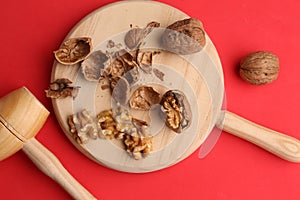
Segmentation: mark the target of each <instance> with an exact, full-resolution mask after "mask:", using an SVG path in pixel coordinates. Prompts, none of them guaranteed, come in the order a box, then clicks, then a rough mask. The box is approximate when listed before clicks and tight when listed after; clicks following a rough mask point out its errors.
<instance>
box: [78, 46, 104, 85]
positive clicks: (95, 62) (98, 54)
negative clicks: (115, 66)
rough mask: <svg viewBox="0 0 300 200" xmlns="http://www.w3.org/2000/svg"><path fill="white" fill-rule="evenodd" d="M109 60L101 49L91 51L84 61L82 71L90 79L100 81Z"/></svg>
mask: <svg viewBox="0 0 300 200" xmlns="http://www.w3.org/2000/svg"><path fill="white" fill-rule="evenodd" d="M107 61H108V56H107V55H106V54H105V53H103V52H102V51H101V50H99V51H95V52H93V53H91V54H90V55H89V56H88V57H87V58H86V59H85V60H84V61H83V62H82V63H81V71H82V73H83V75H84V77H85V79H86V80H88V81H98V80H99V79H100V78H101V76H102V73H103V71H104V68H105V64H106V62H107Z"/></svg>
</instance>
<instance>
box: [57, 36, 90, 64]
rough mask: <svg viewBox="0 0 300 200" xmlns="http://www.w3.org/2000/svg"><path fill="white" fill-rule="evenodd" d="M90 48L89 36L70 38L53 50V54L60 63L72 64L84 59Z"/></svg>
mask: <svg viewBox="0 0 300 200" xmlns="http://www.w3.org/2000/svg"><path fill="white" fill-rule="evenodd" d="M91 50H92V42H91V38H89V37H79V38H71V39H68V40H66V41H64V42H63V44H62V45H61V47H60V48H59V49H58V50H56V51H54V56H55V59H56V60H57V61H58V62H60V63H61V64H64V65H73V64H76V63H78V62H80V61H82V60H84V59H85V58H86V56H87V55H88V54H89V53H90V52H91Z"/></svg>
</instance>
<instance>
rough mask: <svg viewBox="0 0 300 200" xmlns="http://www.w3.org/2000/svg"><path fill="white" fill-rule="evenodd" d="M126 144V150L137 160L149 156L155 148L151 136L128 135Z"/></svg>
mask: <svg viewBox="0 0 300 200" xmlns="http://www.w3.org/2000/svg"><path fill="white" fill-rule="evenodd" d="M124 144H125V146H126V151H127V152H128V153H129V154H131V155H132V156H133V158H134V159H136V160H140V159H141V158H143V157H144V158H145V157H147V156H148V155H149V154H150V153H151V151H152V149H153V147H152V137H151V136H148V137H139V136H131V135H126V136H125V140H124Z"/></svg>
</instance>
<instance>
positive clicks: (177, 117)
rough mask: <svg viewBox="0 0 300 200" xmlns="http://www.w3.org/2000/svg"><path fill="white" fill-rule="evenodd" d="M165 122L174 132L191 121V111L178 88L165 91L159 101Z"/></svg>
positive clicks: (185, 126) (187, 125) (177, 131)
mask: <svg viewBox="0 0 300 200" xmlns="http://www.w3.org/2000/svg"><path fill="white" fill-rule="evenodd" d="M160 105H161V109H162V112H163V114H164V117H165V120H166V121H165V124H166V125H167V127H169V128H170V129H171V130H173V131H175V132H176V133H181V132H182V131H184V130H185V129H187V128H188V127H189V126H190V124H191V121H192V112H191V107H190V104H189V102H188V100H187V98H186V96H185V95H184V94H183V93H182V92H181V91H179V90H169V91H167V92H166V93H165V94H164V95H163V97H162V99H161V101H160Z"/></svg>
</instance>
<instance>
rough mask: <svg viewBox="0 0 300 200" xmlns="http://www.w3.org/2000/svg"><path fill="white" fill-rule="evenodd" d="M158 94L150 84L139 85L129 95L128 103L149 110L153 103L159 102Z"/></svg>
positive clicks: (132, 106)
mask: <svg viewBox="0 0 300 200" xmlns="http://www.w3.org/2000/svg"><path fill="white" fill-rule="evenodd" d="M159 102H160V94H159V93H158V92H156V91H155V90H154V89H153V88H152V87H150V86H140V87H139V88H137V89H136V90H135V91H134V92H133V93H132V95H131V97H130V99H129V105H130V107H131V108H134V109H138V110H149V109H150V108H151V106H153V105H154V104H159Z"/></svg>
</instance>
